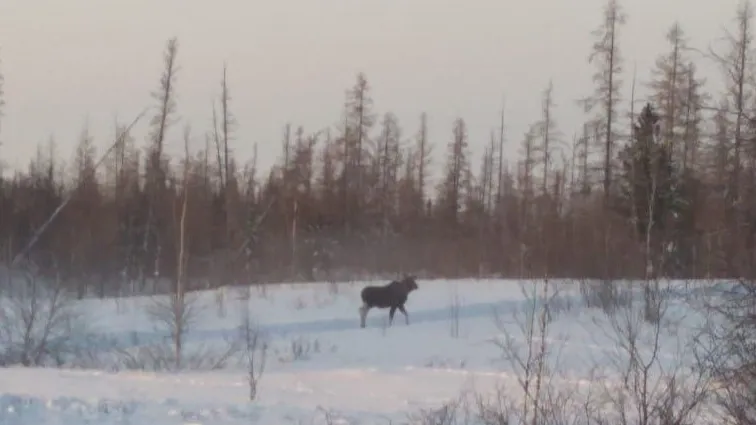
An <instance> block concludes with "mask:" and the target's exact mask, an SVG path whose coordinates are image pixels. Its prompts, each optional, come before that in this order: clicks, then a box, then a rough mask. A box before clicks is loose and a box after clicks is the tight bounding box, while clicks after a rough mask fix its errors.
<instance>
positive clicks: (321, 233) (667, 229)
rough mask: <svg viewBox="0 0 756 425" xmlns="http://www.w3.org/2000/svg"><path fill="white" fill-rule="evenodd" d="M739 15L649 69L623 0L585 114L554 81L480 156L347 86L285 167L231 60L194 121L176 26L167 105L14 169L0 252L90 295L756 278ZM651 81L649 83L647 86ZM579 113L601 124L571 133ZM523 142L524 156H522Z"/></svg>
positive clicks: (602, 46) (753, 119)
mask: <svg viewBox="0 0 756 425" xmlns="http://www.w3.org/2000/svg"><path fill="white" fill-rule="evenodd" d="M733 12H734V18H735V19H734V20H733V21H732V22H730V23H729V24H728V25H727V29H726V30H725V31H724V34H723V35H724V36H725V37H726V43H724V44H722V47H720V48H719V49H705V48H702V47H699V48H696V46H691V45H689V42H688V38H687V37H686V35H685V31H684V26H683V24H681V23H671V24H670V26H669V30H668V32H667V34H666V38H663V36H664V35H663V34H661V35H660V40H659V46H660V48H659V52H658V59H657V61H656V63H655V66H654V69H653V70H651V75H653V78H652V79H651V80H650V81H643V80H641V79H639V78H637V77H636V75H635V74H634V73H631V72H629V71H628V69H627V68H628V66H627V63H626V58H625V52H623V50H622V48H621V47H622V43H623V31H622V29H623V26H624V25H626V24H627V20H628V16H626V14H625V13H624V11H623V9H622V6H621V4H620V3H619V2H618V1H617V0H609V1H608V2H607V4H606V6H605V8H604V10H603V11H602V13H601V14H600V15H599V14H597V21H596V27H595V29H594V30H593V32H592V33H591V34H592V36H593V37H594V44H593V45H592V46H591V53H590V56H588V57H586V60H587V61H589V63H590V64H591V66H592V67H593V70H594V74H593V75H586V76H585V78H586V79H591V80H592V81H593V83H594V87H595V90H594V91H593V92H591V93H586V94H585V97H584V98H583V99H580V100H579V101H577V102H573V101H572V99H567V100H565V101H564V102H563V104H564V105H565V106H563V107H565V108H567V107H571V108H581V109H582V111H583V112H584V113H585V114H584V116H585V120H584V122H582V123H557V122H556V120H555V118H554V116H555V110H556V106H555V105H556V100H555V98H554V97H555V96H554V89H555V88H554V86H553V84H548V85H547V86H546V87H545V88H543V89H542V92H541V115H540V116H537V117H533V118H534V120H533V122H532V124H530V126H529V130H528V131H527V133H526V134H524V135H517V134H506V133H507V131H506V128H507V124H506V122H505V117H504V114H503V111H502V114H501V115H502V118H501V122H498V123H492V128H493V130H492V132H491V136H490V141H489V142H488V143H487V147H486V149H485V152H484V154H483V155H482V159H481V161H480V162H479V163H472V162H471V160H470V146H469V144H470V141H469V140H468V135H467V130H466V123H465V118H464V117H458V118H457V119H455V120H454V121H453V122H450V123H449V126H448V129H449V131H448V135H447V136H446V137H443V138H441V137H439V138H438V139H437V140H431V139H430V138H429V137H428V132H427V120H428V117H427V115H426V114H425V113H424V112H423V111H418V113H417V121H416V122H403V123H400V122H399V121H398V119H397V117H396V116H395V115H394V114H392V113H391V112H390V110H388V109H386V111H387V112H379V111H378V108H377V107H376V103H375V100H374V99H373V98H372V95H371V86H370V82H369V77H368V75H367V73H356V77H355V80H354V81H353V82H351V83H350V82H345V87H348V90H346V96H345V102H344V109H343V110H342V111H334V117H336V118H337V119H339V121H340V122H341V124H340V125H338V126H333V127H331V128H329V129H328V130H327V131H320V132H317V133H311V132H308V131H307V130H306V129H304V128H303V127H301V126H297V125H296V124H285V123H282V125H284V131H283V137H282V140H281V142H280V149H281V154H280V159H279V161H278V163H277V164H275V166H273V167H272V168H271V169H261V168H260V167H258V165H257V161H256V158H255V157H252V158H250V159H249V160H248V161H240V160H238V159H237V158H235V156H234V153H233V152H234V147H235V145H236V146H240V145H243V144H251V143H252V142H249V141H245V140H240V139H238V138H237V137H235V134H234V132H235V130H236V129H237V128H238V126H239V125H243V123H239V122H237V121H236V120H235V118H234V114H233V101H232V91H233V90H232V88H231V87H232V86H233V82H231V81H227V78H226V69H225V67H224V68H223V74H222V75H219V76H218V77H219V78H218V80H219V85H218V94H217V99H216V101H215V104H214V105H213V109H212V110H213V115H212V123H213V125H212V126H210V128H208V129H202V131H198V130H196V127H195V130H189V127H184V128H181V127H179V126H177V125H175V121H176V117H177V116H178V115H179V113H180V104H179V102H178V101H177V99H176V94H177V93H179V92H180V90H181V80H180V79H179V78H177V75H176V69H177V66H178V64H179V63H180V61H181V54H180V46H179V42H178V40H177V39H170V40H168V41H167V43H166V45H165V47H164V50H163V52H162V54H163V59H164V61H163V63H164V69H163V71H162V75H159V76H158V75H156V77H159V79H157V84H156V87H155V91H154V93H153V97H154V101H153V106H152V108H151V109H149V110H147V111H146V113H145V114H143V115H141V116H139V117H137V118H136V120H135V121H139V120H146V121H149V123H150V128H151V130H150V132H149V134H146V135H138V134H134V132H133V131H131V127H132V124H133V123H130V122H121V123H118V124H117V128H116V134H117V137H116V140H114V141H107V143H103V144H102V145H103V146H110V149H109V150H107V151H102V152H97V151H96V149H95V141H94V140H93V138H92V137H91V136H90V135H89V134H88V132H87V131H86V130H84V131H83V132H82V134H81V137H80V140H79V142H78V146H77V148H76V152H75V161H74V163H73V164H71V166H70V167H63V166H62V165H61V163H60V161H59V160H58V159H57V158H58V156H59V153H57V152H56V146H55V145H54V143H49V144H40V145H39V147H38V149H37V155H36V157H34V158H33V159H32V160H31V161H30V163H29V164H28V169H27V170H5V171H6V172H5V173H4V174H3V176H4V177H2V178H0V253H1V254H0V258H1V260H0V264H2V263H7V264H11V263H12V264H19V263H23V264H25V265H27V266H28V267H34V268H35V270H37V271H38V272H39V273H41V274H43V275H47V276H55V277H56V278H58V279H60V280H61V281H62V282H66V285H68V286H70V287H71V288H72V289H75V290H76V291H78V294H79V295H80V296H84V294H88V293H96V294H99V295H101V296H104V295H106V294H113V293H123V292H124V291H127V290H130V291H142V290H146V288H147V289H149V288H152V290H157V289H156V286H155V285H154V284H153V283H154V282H155V281H157V280H158V279H166V280H168V281H178V280H182V279H183V280H184V281H185V282H186V285H187V286H188V287H190V288H194V287H207V286H219V285H229V284H237V283H266V282H280V281H317V280H320V281H322V280H336V279H339V280H345V279H346V280H350V279H355V278H357V277H360V276H363V277H364V276H384V277H391V276H396V275H399V274H403V273H413V274H415V275H417V276H424V277H449V278H451V277H472V276H476V277H477V276H481V277H482V276H502V277H534V276H541V277H543V276H547V277H554V278H562V277H563V278H582V279H602V280H612V279H619V278H650V277H654V278H655V277H670V278H685V279H693V278H717V277H750V276H752V275H753V271H752V269H753V266H752V264H754V253H755V252H756V249H754V248H755V247H754V245H755V244H756V184H755V183H756V175H754V173H756V114H755V112H756V96H755V95H756V50H755V49H754V47H753V43H754V33H753V29H752V25H753V24H754V21H753V6H752V5H751V4H750V2H743V3H742V4H741V5H740V6H739V8H738V9H737V10H735V11H733ZM598 18H600V19H598ZM639 19H640V18H639ZM158 53H159V52H156V54H158ZM0 59H1V58H0ZM702 61H713V62H714V63H716V65H717V66H718V67H719V69H720V70H721V79H722V81H723V82H724V85H725V87H726V90H725V91H723V92H721V93H712V92H709V91H707V87H706V81H704V79H703V78H702V77H701V76H700V75H699V74H700V72H699V71H698V68H697V64H698V65H699V66H700V64H701V62H702ZM1 72H2V68H1V64H0V73H1ZM0 75H1V74H0ZM2 87H3V80H2V79H1V77H0V123H1V122H2V119H3V115H2V108H3V107H4V105H5V101H7V102H12V99H4V97H3V92H2ZM640 87H646V88H647V89H648V91H649V92H650V96H648V98H641V97H640V96H637V95H636V93H637V92H638V91H639V90H638V88H640ZM491 96H500V93H491ZM389 107H390V105H389ZM339 113H340V114H341V115H340V118H338V117H339V115H338V114H339ZM566 124H569V128H573V127H575V128H581V129H582V130H581V131H580V132H579V133H578V134H576V135H574V137H572V136H571V137H560V136H559V134H560V133H561V132H560V126H564V127H565V128H567V127H566ZM0 129H1V127H0ZM1 135H2V134H1V133H0V137H1ZM191 138H204V149H201V150H199V151H194V152H191V151H190V150H189V148H188V146H189V140H190V139H191ZM13 143H14V141H5V146H3V148H4V149H8V148H10V149H12V144H13ZM167 143H183V145H184V148H185V149H184V151H185V154H184V155H183V156H182V157H179V158H169V156H168V155H167V154H166V153H165V146H166V144H167ZM514 143H517V144H518V145H519V148H518V150H517V152H518V155H517V156H516V157H512V155H507V154H506V152H507V151H513V149H511V148H509V147H508V146H509V144H514ZM111 144H112V146H111ZM61 205H63V206H64V208H62V209H61V208H60V207H61ZM56 210H59V211H58V212H56ZM51 217H53V219H52V220H51V221H50V220H49V219H50V218H51ZM127 288H128V289H127Z"/></svg>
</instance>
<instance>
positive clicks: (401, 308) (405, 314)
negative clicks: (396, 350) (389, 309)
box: [399, 305, 409, 325]
mask: <svg viewBox="0 0 756 425" xmlns="http://www.w3.org/2000/svg"><path fill="white" fill-rule="evenodd" d="M399 311H401V312H402V314H403V315H404V322H405V323H406V324H407V325H409V314H407V310H405V309H404V306H403V305H400V306H399Z"/></svg>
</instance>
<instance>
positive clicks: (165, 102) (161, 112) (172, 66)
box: [141, 38, 178, 285]
mask: <svg viewBox="0 0 756 425" xmlns="http://www.w3.org/2000/svg"><path fill="white" fill-rule="evenodd" d="M177 54H178V40H177V39H176V38H172V39H170V40H168V42H167V43H166V47H165V52H164V54H163V66H164V70H163V74H162V76H161V78H160V88H159V90H158V91H157V92H155V93H153V97H154V98H155V99H156V100H157V101H158V106H157V112H156V114H155V115H154V116H153V118H152V121H151V122H150V124H151V125H152V127H153V128H152V132H151V133H150V140H151V144H150V146H149V154H148V157H147V164H146V172H145V173H146V182H145V186H146V187H145V191H146V192H147V219H146V222H145V229H144V240H143V243H142V254H143V256H144V257H143V259H142V264H141V280H142V285H145V279H146V266H147V264H146V262H147V261H149V260H150V257H152V258H151V259H152V260H153V261H154V267H153V274H154V275H155V276H156V277H157V276H160V252H161V248H162V247H161V244H160V231H161V230H162V229H163V226H164V225H165V223H164V221H165V217H164V214H163V211H160V210H158V207H159V205H160V202H159V201H160V200H161V199H165V191H166V184H167V181H166V180H167V176H168V174H167V170H166V165H165V164H164V158H163V148H164V144H165V136H166V133H167V131H168V128H169V126H170V125H171V124H173V118H172V116H173V114H174V113H175V111H176V100H175V99H174V97H175V86H176V82H175V80H176V73H177V72H178V65H177V63H176V58H177ZM151 241H152V244H151V243H150V242H151ZM150 245H152V250H150V248H151V246H150Z"/></svg>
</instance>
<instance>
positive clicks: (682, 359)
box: [0, 280, 701, 425]
mask: <svg viewBox="0 0 756 425" xmlns="http://www.w3.org/2000/svg"><path fill="white" fill-rule="evenodd" d="M373 283H376V284H383V283H385V282H353V283H339V284H331V283H316V284H280V285H270V286H267V287H265V288H264V289H263V288H258V287H253V288H249V289H247V288H225V289H222V290H213V291H205V292H199V293H196V294H192V296H191V303H192V305H193V306H194V308H195V309H196V310H195V311H196V313H195V314H194V317H193V320H192V322H191V324H190V326H189V329H188V332H187V335H186V343H185V346H184V353H185V356H187V357H191V356H195V357H208V356H211V354H212V355H216V356H220V355H221V354H222V353H224V351H225V350H226V348H225V347H226V346H227V345H228V344H229V342H228V341H230V340H231V339H232V338H233V337H234V335H236V328H237V326H239V323H240V322H241V318H242V311H243V310H244V306H247V307H248V308H249V311H250V314H251V317H252V318H253V319H254V320H255V322H256V324H257V326H259V329H260V331H261V334H262V335H264V337H265V340H266V341H267V343H268V344H269V350H268V354H267V361H266V365H265V370H264V373H263V375H262V378H261V379H260V384H259V394H258V397H257V399H256V400H255V401H253V402H250V401H249V399H248V393H249V391H248V386H247V381H246V371H245V369H244V365H243V364H242V363H241V362H240V361H239V358H238V356H236V355H234V356H232V357H231V358H229V359H228V361H227V362H225V364H224V367H223V368H221V369H219V370H187V371H183V370H182V371H179V372H168V371H164V370H158V371H148V370H145V371H139V370H127V369H128V368H126V367H124V366H123V365H122V364H118V363H117V361H118V359H119V357H118V356H112V347H109V346H107V345H102V346H97V347H92V348H91V351H92V358H93V359H97V360H98V361H100V362H103V359H109V360H108V361H109V362H110V363H108V364H107V365H103V364H101V365H98V366H99V367H100V370H92V369H84V368H82V369H71V368H70V365H64V367H65V366H69V368H65V369H61V368H21V367H11V368H5V369H0V424H16V425H32V424H35V425H49V424H72V425H79V424H82V423H92V424H111V423H112V424H115V423H118V424H155V425H168V424H208V425H209V424H230V425H231V424H242V423H243V424H250V423H258V424H284V423H308V424H309V423H350V424H352V423H354V424H373V423H389V421H393V423H402V421H407V420H408V419H407V418H408V414H412V413H413V412H418V411H420V410H427V409H434V408H438V407H440V406H442V405H444V404H445V403H448V402H449V401H450V400H454V399H455V398H457V397H459V396H460V394H463V393H466V394H473V393H475V394H481V395H485V396H490V395H493V394H495V393H496V391H497V389H500V388H504V391H505V392H506V393H507V396H508V397H509V398H511V399H514V400H521V397H522V390H521V389H520V388H519V383H518V379H520V378H522V370H521V369H519V368H518V367H517V366H516V361H514V360H515V359H513V358H512V356H511V354H512V353H514V352H518V353H520V355H521V356H522V358H525V357H526V355H527V347H528V339H527V337H526V335H524V334H523V325H522V323H523V322H524V321H526V320H525V319H526V318H527V312H528V311H530V310H531V309H530V308H529V306H530V307H532V304H531V301H529V300H528V299H526V297H525V296H524V295H523V288H526V289H527V290H533V289H534V288H536V287H538V285H536V284H535V283H537V282H517V281H505V280H438V281H422V280H421V281H419V282H418V283H419V286H420V289H419V290H418V291H416V292H414V293H413V294H411V295H410V299H409V302H408V303H407V311H408V313H409V316H410V326H406V325H405V324H404V317H403V316H402V315H401V314H400V313H397V314H396V316H395V318H394V324H393V326H392V327H387V326H386V324H387V317H388V311H387V310H371V311H370V313H369V315H368V322H367V328H366V329H360V328H359V316H358V313H357V308H358V307H359V305H360V301H359V291H360V290H361V289H362V288H363V287H364V286H365V285H367V284H373ZM678 286H679V288H678V292H680V293H682V292H683V291H682V288H683V286H682V284H680V285H678ZM555 288H559V295H558V296H557V297H556V298H555V299H553V300H552V303H551V304H550V305H551V321H550V322H549V324H548V326H549V328H548V334H547V336H546V337H545V338H544V339H543V342H544V343H545V344H546V346H547V347H548V353H547V361H546V364H547V367H548V369H549V370H548V372H549V375H550V377H549V385H550V386H553V387H554V388H559V389H561V390H563V391H565V392H567V393H572V394H583V395H584V394H588V393H589V392H590V391H589V389H590V388H593V387H596V386H597V385H598V386H613V385H618V383H619V373H620V372H621V368H618V367H617V364H619V363H622V362H623V361H624V360H626V356H624V354H623V350H622V349H621V344H620V342H621V341H619V339H621V335H620V336H618V333H617V331H616V328H617V327H619V328H621V327H622V326H621V325H622V324H626V323H641V320H640V319H639V316H638V314H637V313H633V314H616V315H615V320H614V322H613V323H614V327H613V326H612V322H610V320H609V319H608V317H607V316H606V314H604V313H603V312H601V311H600V310H599V309H596V308H588V307H586V306H584V302H583V300H582V297H581V296H580V293H579V290H578V287H577V283H574V282H557V283H555ZM552 291H553V288H552ZM247 294H248V295H249V297H248V299H247V296H246V295H247ZM155 299H156V298H151V297H131V298H122V299H118V300H114V299H105V300H98V299H85V300H82V301H78V302H77V305H76V308H77V310H78V311H81V312H82V313H83V314H85V317H86V323H87V332H88V333H89V334H94V335H97V336H98V337H103V338H108V339H109V340H111V341H117V344H119V349H120V350H123V351H129V350H131V351H130V352H132V353H135V352H137V351H135V350H138V349H139V347H148V346H150V345H154V344H155V343H156V342H159V341H162V340H164V339H165V338H166V336H167V333H166V331H165V329H161V327H160V325H159V324H156V323H155V321H154V320H152V319H151V318H150V316H149V315H148V314H147V313H146V311H147V310H148V308H149V306H150V305H153V304H154V303H155ZM536 310H537V309H536ZM536 319H537V318H536ZM664 323H665V327H666V328H668V329H669V331H664V332H667V333H665V334H664V336H663V338H660V339H659V344H660V346H661V350H660V352H659V355H658V358H659V367H664V368H667V369H668V370H669V369H670V368H672V367H673V366H675V365H678V364H679V365H682V366H686V365H687V362H689V361H690V360H691V359H690V358H689V357H690V355H691V353H690V350H686V349H685V345H684V344H686V341H689V340H690V339H691V337H690V335H692V332H695V331H696V329H697V326H698V325H699V324H700V323H701V317H698V316H697V315H696V313H695V312H694V311H692V310H691V309H690V308H689V307H688V306H687V304H686V303H685V302H684V301H683V300H679V299H676V300H673V301H671V302H670V308H669V311H668V314H667V315H666V316H665V319H664ZM672 325H674V326H672ZM650 330H651V329H650V327H649V326H646V327H645V328H644V329H643V332H641V333H640V336H639V338H640V340H641V341H640V342H641V343H642V344H643V347H642V348H641V349H640V350H639V352H640V353H641V354H643V355H648V356H650V353H651V352H652V348H653V344H654V342H655V339H654V338H653V336H654V334H653V333H652V332H649V331H650ZM507 336H508V337H507ZM540 341H541V339H540V338H538V344H540ZM538 344H534V346H537V345H538ZM507 347H508V348H507ZM507 352H509V354H510V356H509V358H508V357H507V356H506V354H507ZM108 356H110V357H108ZM623 356H624V357H623ZM144 365H145V366H149V362H147V361H145V363H144ZM89 367H91V366H89Z"/></svg>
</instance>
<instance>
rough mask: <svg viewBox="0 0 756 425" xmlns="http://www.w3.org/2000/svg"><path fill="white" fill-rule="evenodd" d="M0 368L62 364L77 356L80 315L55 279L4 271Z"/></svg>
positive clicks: (0, 278)
mask: <svg viewBox="0 0 756 425" xmlns="http://www.w3.org/2000/svg"><path fill="white" fill-rule="evenodd" d="M0 283H1V284H2V285H1V286H2V297H0V366H8V365H14V364H21V365H23V366H51V365H61V364H63V363H64V362H65V361H66V360H70V357H71V356H73V355H75V354H76V351H75V343H76V339H77V338H78V337H81V336H83V332H82V329H81V327H82V326H84V324H85V323H84V321H83V320H82V319H83V316H82V314H81V313H80V312H79V311H78V310H77V308H76V306H75V304H74V298H73V297H71V296H70V295H69V294H68V293H67V291H66V290H65V289H64V287H63V284H62V282H61V280H60V279H59V277H58V276H56V278H55V279H53V280H51V281H47V280H45V279H44V278H42V277H41V276H39V275H38V274H37V273H35V272H33V271H27V270H21V269H17V268H16V269H5V270H4V273H3V276H1V277H0Z"/></svg>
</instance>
